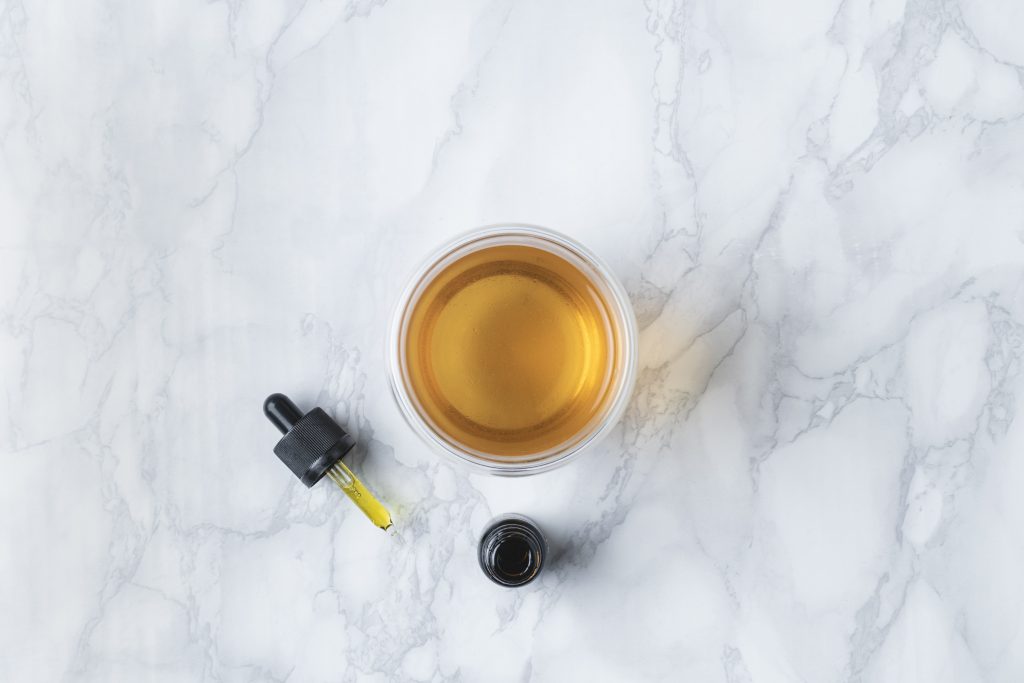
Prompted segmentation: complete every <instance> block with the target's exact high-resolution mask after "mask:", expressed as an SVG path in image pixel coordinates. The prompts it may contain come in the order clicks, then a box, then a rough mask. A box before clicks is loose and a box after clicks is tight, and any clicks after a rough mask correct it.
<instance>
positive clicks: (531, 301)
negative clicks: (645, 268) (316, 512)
mask: <svg viewBox="0 0 1024 683" xmlns="http://www.w3.org/2000/svg"><path fill="white" fill-rule="evenodd" d="M387 353H388V369H389V377H390V382H391V389H392V392H393V394H394V396H395V400H396V401H397V403H398V405H399V408H400V409H401V411H402V413H403V415H404V416H405V418H406V420H407V421H408V423H409V424H410V425H411V426H412V428H413V429H414V430H415V431H416V432H417V433H418V434H419V435H420V436H421V437H422V438H423V439H424V441H426V442H427V443H428V444H430V445H431V446H432V447H434V448H435V449H436V450H438V451H440V452H441V453H444V454H445V455H447V456H450V457H452V458H454V459H456V460H457V461H459V462H462V463H465V464H468V465H470V466H471V467H472V468H474V469H476V470H479V471H486V472H489V473H491V474H500V475H512V476H515V475H526V474H534V473H537V472H542V471H545V470H548V469H551V468H552V467H555V466H558V465H562V464H564V463H566V462H568V461H569V460H570V459H571V458H573V457H575V456H577V455H578V454H580V453H581V452H582V451H583V450H585V449H586V448H588V447H590V446H592V445H594V444H596V443H597V442H598V441H599V440H600V439H601V438H602V437H603V436H605V435H607V433H608V432H609V431H610V430H611V429H612V428H613V427H614V426H615V424H616V423H617V422H618V420H619V418H620V417H621V415H622V412H623V410H624V409H625V407H626V404H627V402H628V401H629V397H630V393H631V391H632V388H633V382H634V377H635V374H636V355H637V329H636V318H635V316H634V314H633V310H632V308H631V307H630V304H629V299H628V298H627V296H626V292H625V290H624V289H623V288H622V285H621V284H619V282H618V280H616V278H615V276H614V275H613V274H612V272H611V271H610V270H609V268H608V267H607V266H606V265H605V264H604V263H603V262H602V261H601V260H600V259H599V258H598V257H597V256H595V255H594V254H592V253H591V252H590V251H589V250H587V249H586V248H585V247H583V246H582V245H581V244H579V243H577V242H575V241H574V240H572V239H570V238H568V237H566V236H564V235H561V234H559V233H556V232H554V231H552V230H548V229H545V228H540V227H536V226H528V225H496V226H489V227H486V228H481V229H478V230H474V231H472V232H470V233H468V234H465V235H463V236H461V237H459V238H457V239H455V240H454V241H452V242H451V243H449V244H447V245H445V246H444V247H442V248H441V249H439V250H438V251H437V252H436V253H434V254H433V255H432V256H431V257H430V258H428V259H427V260H426V261H425V262H424V263H423V265H422V266H421V267H420V268H419V269H418V270H417V272H416V273H415V275H413V277H412V278H411V280H410V281H409V284H408V286H407V287H406V288H405V291H404V292H403V293H402V296H401V298H400V300H399V302H398V305H397V307H396V310H395V314H394V318H393V320H392V323H391V329H390V333H389V335H388V349H387Z"/></svg>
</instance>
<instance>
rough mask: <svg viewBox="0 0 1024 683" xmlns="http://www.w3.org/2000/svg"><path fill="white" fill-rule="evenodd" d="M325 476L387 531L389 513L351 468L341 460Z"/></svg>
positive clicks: (389, 520) (372, 520) (389, 519)
mask: <svg viewBox="0 0 1024 683" xmlns="http://www.w3.org/2000/svg"><path fill="white" fill-rule="evenodd" d="M327 476H328V477H330V478H331V481H333V482H334V483H335V484H337V485H338V488H340V489H341V490H342V491H344V492H345V495H346V496H348V497H349V498H350V499H351V500H352V502H353V503H355V504H356V507H358V508H359V509H360V510H362V511H363V514H365V515H366V516H367V517H369V518H370V521H371V522H373V523H374V524H376V525H377V526H379V527H380V528H381V529H384V530H385V531H387V529H388V527H390V526H391V513H390V512H388V510H387V508H386V507H384V506H383V505H381V503H380V501H379V500H377V499H376V498H375V497H374V495H373V494H372V493H370V492H369V491H368V490H367V488H366V487H365V486H363V482H361V481H359V479H358V478H356V475H354V474H352V470H350V469H349V468H348V467H347V466H346V465H345V463H343V462H342V461H341V460H339V461H338V462H336V463H334V466H333V467H331V469H329V470H327Z"/></svg>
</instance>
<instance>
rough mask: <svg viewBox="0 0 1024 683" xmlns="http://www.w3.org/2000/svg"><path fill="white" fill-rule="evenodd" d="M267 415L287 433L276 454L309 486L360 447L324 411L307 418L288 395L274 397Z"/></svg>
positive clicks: (265, 407) (265, 405) (269, 399)
mask: <svg viewBox="0 0 1024 683" xmlns="http://www.w3.org/2000/svg"><path fill="white" fill-rule="evenodd" d="M263 414H264V415H266V416H267V419H269V420H270V421H271V422H273V423H274V426H275V427H277V428H278V429H279V430H281V433H282V434H284V436H283V437H281V440H280V441H278V442H277V445H276V446H274V455H276V456H277V457H278V458H280V459H281V462H283V463H284V464H285V465H287V466H288V469H290V470H291V471H292V473H293V474H294V475H295V476H296V477H298V478H299V479H300V480H301V481H302V483H303V484H305V485H306V486H312V485H313V484H315V483H317V482H318V481H320V479H322V478H323V476H324V475H325V474H327V470H329V469H331V467H333V466H334V463H336V462H338V461H339V460H341V458H342V457H343V456H344V455H345V454H346V453H348V452H349V451H350V450H352V447H353V446H355V445H356V440H355V439H353V438H352V437H351V436H350V435H349V434H348V432H346V431H345V430H344V429H342V428H341V427H340V426H339V425H338V423H337V422H335V421H334V420H332V419H331V417H330V416H329V415H328V414H327V413H325V412H324V411H323V410H322V409H320V408H313V410H311V411H309V412H308V413H306V414H305V415H303V414H302V413H301V412H300V411H299V409H298V407H297V406H296V405H295V404H294V403H293V402H292V400H291V399H290V398H288V397H287V396H285V395H284V394H271V395H270V396H268V397H267V400H266V401H264V402H263Z"/></svg>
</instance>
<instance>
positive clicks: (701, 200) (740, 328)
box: [0, 0, 1024, 683]
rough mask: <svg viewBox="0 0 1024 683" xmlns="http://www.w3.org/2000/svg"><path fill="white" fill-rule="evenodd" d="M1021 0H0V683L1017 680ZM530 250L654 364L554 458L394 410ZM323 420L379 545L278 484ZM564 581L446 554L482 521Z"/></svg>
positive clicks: (1021, 576) (345, 519)
mask: <svg viewBox="0 0 1024 683" xmlns="http://www.w3.org/2000/svg"><path fill="white" fill-rule="evenodd" d="M1022 35H1024V10H1022V5H1021V4H1020V2H1018V0H993V1H990V2H981V1H980V0H971V1H966V0H965V1H964V2H962V3H957V2H937V1H930V0H907V1H906V2H903V1H902V0H843V1H842V2H837V1H836V0H778V1H777V2H771V3H768V2H755V1H754V0H746V1H745V2H740V1H736V0H725V1H720V0H681V1H680V2H677V3H676V4H674V5H673V4H672V3H669V2H650V3H648V4H647V5H646V6H645V5H643V4H640V3H626V2H611V1H601V2H593V1H584V0H577V1H576V2H570V1H565V2H562V1H559V2H511V1H508V0H499V1H496V2H490V3H465V2H429V3H427V2H411V1H409V0H406V1H404V2H403V1H400V0H387V2H385V1H384V0H376V1H372V0H370V1H368V0H350V1H349V2H347V3H345V2H327V1H316V0H310V1H308V2H272V1H270V0H266V1H263V0H260V1H256V0H249V1H245V0H229V1H228V2H210V1H206V0H204V1H202V2H196V1H193V0H182V1H176V2H146V1H129V0H119V1H115V2H98V1H96V0H76V1H75V2H45V1H44V0H36V1H33V2H17V1H10V2H6V3H3V4H0V153H2V164H0V370H2V388H3V391H2V392H0V407H2V410H3V419H2V420H0V457H2V460H0V467H2V470H0V472H2V475H3V476H2V477H0V539H2V543H3V545H2V547H0V549H2V553H0V680H3V681H19V682H21V681H56V680H75V681H78V680H82V681H264V680H265V681H290V682H302V681H397V680H409V681H442V680H453V681H469V682H478V681H485V682H490V681H496V682H502V681H559V682H561V681H588V682H591V681H658V680H666V681H683V680H685V681H710V682H718V681H721V682H728V683H746V682H750V681H807V682H812V683H819V682H829V681H864V682H867V681H900V682H904V683H905V682H908V681H922V682H927V683H941V682H944V681H956V682H958V683H959V682H972V681H1006V682H1011V681H1012V682H1019V681H1021V680H1024V419H1021V410H1022V406H1024V374H1022V359H1024V40H1022V39H1021V36H1022ZM509 220H514V221H526V222H531V223H537V224H541V225H547V226H550V227H554V228H556V229H560V230H562V231H564V232H566V233H568V234H570V235H572V236H574V237H576V238H578V239H580V240H582V241H583V242H585V243H586V244H587V245H588V246H590V247H591V248H592V249H593V250H595V251H596V252H598V253H599V254H601V255H602V256H603V257H604V258H605V259H606V260H608V261H609V263H610V264H611V265H612V267H613V268H614V270H615V271H616V272H617V273H618V274H619V275H620V277H621V278H622V280H623V282H624V283H625V284H626V286H627V288H628V290H629V292H630V294H631V296H632V298H633V301H634V304H635V307H636V311H637V315H638V318H639V320H640V325H641V329H642V332H641V347H642V348H641V358H640V365H641V372H640V379H639V384H638V387H637V390H636V394H635V398H634V400H633V403H632V405H631V407H630V409H629V411H628V414H627V416H626V418H625V419H624V421H623V423H622V425H621V428H620V429H618V430H617V432H616V433H615V434H614V436H613V437H612V438H610V439H609V440H608V441H607V442H605V443H604V444H603V445H602V446H601V447H600V448H598V449H597V450H596V451H594V452H592V453H590V454H588V455H586V456H585V457H583V458H581V459H580V460H578V461H577V462H575V463H573V464H572V465H571V466H569V467H567V468H564V469H562V470H559V471H556V472H553V473H550V474H546V475H542V476H541V477H537V478H533V479H525V480H500V479H493V478H481V477H476V476H467V475H466V474H465V473H464V472H462V471H461V470H457V469H453V468H452V467H451V466H449V465H448V464H446V463H445V462H441V461H440V460H439V459H438V458H437V457H436V456H435V455H433V454H432V453H431V452H428V451H427V449H426V448H425V447H424V446H423V445H421V444H420V443H419V442H418V441H417V440H416V439H415V437H414V436H413V434H412V432H411V431H410V429H409V428H408V427H407V426H406V425H405V424H404V423H403V421H402V419H401V417H400V415H399V413H398V411H397V409H396V407H395V406H394V404H393V402H392V400H391V398H390V396H389V394H388V390H387V385H386V381H385V375H384V366H383V350H384V349H383V337H384V333H385V326H386V322H387V319H388V316H389V314H390V308H391V304H392V302H393V300H394V298H395V297H396V296H397V294H398V291H399V288H400V287H401V285H402V284H403V280H404V278H405V276H406V275H407V274H408V273H409V271H410V270H411V269H412V268H413V267H414V265H415V264H416V263H417V262H418V261H419V259H420V258H422V256H423V255H424V254H425V253H426V252H427V251H428V250H429V249H431V248H432V247H434V246H436V245H437V244H438V243H440V242H442V241H444V240H446V239H448V238H449V237H451V236H452V235H453V234H455V233H458V232H461V231H463V230H465V229H467V228H470V227H473V226H476V225H480V224H484V223H491V222H498V221H509ZM272 391H286V392H289V393H291V394H292V395H293V396H294V397H295V398H296V399H297V400H298V401H299V402H300V403H302V404H304V405H306V406H309V405H312V404H313V403H318V404H319V405H321V406H323V407H324V408H325V409H327V410H329V411H330V412H332V413H333V414H335V415H336V416H338V417H339V418H340V419H341V420H342V421H344V422H345V423H347V424H348V425H349V427H350V428H351V430H352V431H353V432H354V434H355V435H356V436H357V437H358V439H359V442H360V451H359V453H358V455H357V456H356V458H355V465H356V466H357V467H358V468H359V469H360V471H362V472H363V473H364V475H365V479H366V480H367V482H368V483H369V484H370V485H371V486H372V487H373V488H374V489H376V490H377V491H378V492H379V493H380V495H381V496H382V497H383V498H384V499H385V500H387V501H388V502H389V503H390V504H391V505H392V506H393V507H394V509H395V510H396V523H397V528H398V530H399V536H398V537H397V538H394V539H392V538H388V537H387V536H386V535H385V534H382V533H380V532H379V531H378V530H376V529H374V528H373V527H372V526H371V525H370V524H368V523H367V522H366V520H365V519H363V518H362V517H361V516H360V515H359V513H358V511H356V510H355V509H354V508H353V507H352V506H351V505H349V504H348V503H347V501H346V500H345V499H344V498H342V497H341V496H340V494H339V493H338V492H336V491H335V490H332V489H331V488H330V487H329V486H328V485H326V484H322V485H320V486H317V487H316V488H314V489H313V490H312V491H307V490H306V489H305V488H303V487H302V486H301V485H300V484H299V483H298V482H297V481H295V480H294V479H293V478H292V477H291V476H290V475H289V474H288V472H287V471H286V470H285V469H284V468H283V467H282V466H281V465H280V463H278V462H277V460H276V459H275V458H274V456H273V455H272V454H271V447H272V446H273V444H274V442H275V440H276V438H277V437H276V433H275V431H274V430H273V428H272V427H271V426H270V425H269V424H268V423H267V422H266V421H265V420H264V418H263V416H262V415H261V412H260V405H261V402H262V399H263V397H264V396H265V395H267V394H268V393H270V392H272ZM509 510H516V511H519V512H524V513H527V514H530V515H533V516H534V517H535V518H536V519H538V520H539V521H540V522H541V523H542V524H543V526H544V528H545V529H546V530H547V531H548V533H549V534H550V536H551V539H552V542H553V543H554V544H555V545H556V547H557V549H558V552H557V555H556V557H555V560H556V561H555V565H554V566H553V567H552V569H551V571H549V572H548V573H547V574H546V575H544V576H543V578H542V580H539V582H537V583H536V584H534V585H531V586H530V587H528V588H526V589H523V590H519V591H510V590H502V589H499V588H497V587H494V586H492V585H490V584H489V583H487V582H486V581H485V579H484V578H483V577H482V575H481V574H480V572H479V570H478V568H477V566H476V564H475V560H474V547H475V541H476V538H477V534H478V533H479V532H480V530H481V528H482V526H483V525H484V524H485V523H486V521H487V520H488V519H489V518H490V517H491V516H492V515H495V514H497V513H499V512H504V511H509Z"/></svg>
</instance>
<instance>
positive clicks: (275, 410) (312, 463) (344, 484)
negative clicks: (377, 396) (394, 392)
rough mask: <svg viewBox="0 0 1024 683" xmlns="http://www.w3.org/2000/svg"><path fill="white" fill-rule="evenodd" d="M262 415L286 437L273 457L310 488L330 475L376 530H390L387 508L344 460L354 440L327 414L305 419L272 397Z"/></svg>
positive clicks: (284, 398)
mask: <svg viewBox="0 0 1024 683" xmlns="http://www.w3.org/2000/svg"><path fill="white" fill-rule="evenodd" d="M263 414H264V415H266V416H267V419H269V420H270V421H271V422H272V423H273V424H274V426H275V427H277V428H278V429H279V430H280V431H281V433H282V434H284V436H282V437H281V440H280V441H278V442H277V445H276V446H274V454H275V455H277V457H278V458H280V459H281V462H283V463H284V464H285V465H287V466H288V469H290V470H291V471H292V473H293V474H294V475H295V476H296V477H298V478H299V480H300V481H301V482H302V483H303V484H305V485H306V486H307V487H311V486H313V484H315V483H317V482H318V481H320V480H321V479H323V477H324V475H327V476H328V477H330V479H331V481H333V482H334V483H335V484H337V485H338V488H340V489H341V490H342V491H344V492H345V495H346V496H348V497H349V498H350V499H351V500H352V502H353V503H355V504H356V506H357V507H358V508H359V509H360V510H362V511H363V513H364V514H365V515H366V516H367V517H369V518H370V521H371V522H373V523H374V524H375V525H376V526H378V527H380V528H381V529H385V530H387V529H388V527H390V526H391V514H390V513H389V512H388V511H387V508H385V507H384V506H383V505H381V503H380V501H379V500H377V499H376V498H375V497H374V495H373V494H372V493H370V491H369V490H368V489H367V488H366V486H364V485H363V482H361V481H359V479H358V477H356V475H355V474H353V473H352V470H350V469H349V468H348V467H347V466H346V465H345V463H343V462H342V460H341V459H342V458H343V457H344V456H345V454H347V453H348V452H349V451H351V450H352V447H353V446H355V445H356V441H355V439H353V438H352V437H351V436H350V435H349V434H348V432H346V431H345V430H344V429H342V428H341V426H340V425H339V424H338V423H337V422H335V421H334V420H332V419H331V417H330V416H329V415H328V414H327V413H325V412H324V411H323V410H322V409H321V408H313V410H311V411H309V412H308V413H306V414H305V415H303V414H302V412H301V411H300V410H299V408H298V406H296V405H295V403H294V402H292V400H291V399H290V398H288V397H287V396H285V395H284V394H271V395H270V396H268V397H267V400H266V401H264V402H263Z"/></svg>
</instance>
